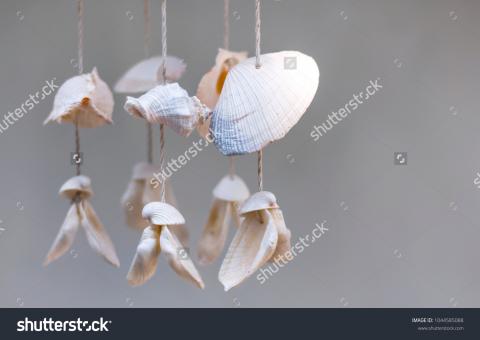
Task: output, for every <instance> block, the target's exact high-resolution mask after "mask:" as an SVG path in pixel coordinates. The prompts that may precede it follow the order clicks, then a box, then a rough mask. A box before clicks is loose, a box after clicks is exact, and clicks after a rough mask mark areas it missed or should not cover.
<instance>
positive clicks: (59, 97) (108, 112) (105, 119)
mask: <svg viewBox="0 0 480 340" xmlns="http://www.w3.org/2000/svg"><path fill="white" fill-rule="evenodd" d="M112 113H113V95H112V92H111V91H110V89H109V88H108V85H107V84H106V83H105V82H104V81H103V80H102V79H100V77H99V75H98V72H97V69H96V68H94V69H93V71H92V72H91V73H85V74H81V75H78V76H75V77H73V78H70V79H68V80H67V81H66V82H65V83H63V85H62V86H60V88H59V89H58V92H57V94H56V95H55V99H54V102H53V110H52V112H51V113H50V115H49V116H48V117H47V119H46V120H45V122H44V124H47V123H49V122H57V123H75V122H78V126H79V127H82V128H93V127H97V126H101V125H103V124H105V123H111V122H112Z"/></svg>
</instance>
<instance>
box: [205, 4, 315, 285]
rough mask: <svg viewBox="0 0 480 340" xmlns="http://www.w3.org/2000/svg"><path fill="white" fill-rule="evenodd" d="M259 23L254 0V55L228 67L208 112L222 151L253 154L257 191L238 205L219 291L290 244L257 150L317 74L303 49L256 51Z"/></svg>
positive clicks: (280, 127) (288, 120)
mask: <svg viewBox="0 0 480 340" xmlns="http://www.w3.org/2000/svg"><path fill="white" fill-rule="evenodd" d="M260 26H261V20H260V0H256V1H255V58H250V59H247V60H245V61H243V62H241V63H239V64H238V65H236V66H235V67H234V68H232V69H231V70H230V71H229V72H228V75H227V77H226V79H225V83H224V84H223V90H222V92H221V94H220V97H219V99H218V102H217V104H216V106H215V109H214V110H213V114H212V117H211V125H210V129H211V130H212V133H213V135H214V142H215V145H216V146H217V148H218V149H219V150H220V152H221V153H222V154H224V155H226V156H233V155H244V154H248V153H254V152H256V153H258V188H259V191H258V192H257V193H255V194H253V195H252V196H251V197H250V198H248V199H247V200H246V201H245V202H244V203H243V205H242V206H241V207H240V209H239V213H240V216H241V217H242V219H243V220H242V223H241V225H240V227H239V228H238V229H237V232H236V234H235V237H234V239H233V241H232V243H231V244H230V247H229V249H228V251H227V254H226V256H225V259H224V261H223V263H222V266H221V268H220V272H219V275H218V277H219V280H220V282H221V283H222V284H223V286H224V288H225V290H229V289H230V288H232V287H235V286H237V285H238V284H240V283H241V282H243V281H244V280H245V279H247V278H248V277H249V276H251V275H252V274H253V273H254V272H255V271H256V270H258V269H259V268H260V267H262V266H263V265H264V264H265V263H267V261H274V260H275V259H276V258H277V257H278V256H280V255H283V254H285V253H286V252H287V251H288V250H289V249H290V235H291V233H290V230H289V229H288V228H287V227H286V225H285V222H284V218H283V214H282V211H281V210H280V207H279V205H278V204H277V200H276V198H275V195H274V194H273V193H271V192H268V191H264V190H263V164H262V161H263V153H262V152H263V148H264V147H265V146H266V145H267V144H269V143H271V142H274V141H277V140H279V139H281V138H283V137H284V136H285V135H286V134H287V133H288V131H289V130H290V129H291V128H292V127H293V126H294V125H295V124H296V123H297V122H298V121H299V119H300V118H301V116H302V115H303V114H304V113H305V111H306V110H307V108H308V106H309V105H310V103H311V102H312V100H313V98H314V96H315V93H316V91H317V87H318V81H319V76H320V73H319V70H318V67H317V64H316V63H315V61H314V60H313V59H312V58H311V57H309V56H307V55H305V54H303V53H300V52H297V51H283V52H277V53H269V54H263V55H261V54H260V42H261V35H260V33H261V31H260Z"/></svg>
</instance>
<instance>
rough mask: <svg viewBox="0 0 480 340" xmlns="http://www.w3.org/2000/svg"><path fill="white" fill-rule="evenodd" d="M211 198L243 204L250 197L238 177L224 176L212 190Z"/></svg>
mask: <svg viewBox="0 0 480 340" xmlns="http://www.w3.org/2000/svg"><path fill="white" fill-rule="evenodd" d="M213 196H214V197H215V198H217V199H220V200H222V201H228V202H243V201H245V200H246V199H247V198H248V197H249V196H250V190H248V187H247V185H246V184H245V182H244V181H243V179H241V178H240V177H239V176H237V175H226V176H225V177H223V178H222V179H221V180H220V182H218V184H217V185H216V186H215V188H214V189H213Z"/></svg>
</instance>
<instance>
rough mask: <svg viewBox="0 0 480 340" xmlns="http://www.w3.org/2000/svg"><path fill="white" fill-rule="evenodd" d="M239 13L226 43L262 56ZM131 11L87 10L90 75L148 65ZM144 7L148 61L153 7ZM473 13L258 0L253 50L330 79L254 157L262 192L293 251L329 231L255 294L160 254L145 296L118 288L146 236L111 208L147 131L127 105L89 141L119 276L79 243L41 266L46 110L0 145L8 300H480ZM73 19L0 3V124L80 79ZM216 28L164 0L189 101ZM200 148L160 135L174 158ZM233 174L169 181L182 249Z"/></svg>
mask: <svg viewBox="0 0 480 340" xmlns="http://www.w3.org/2000/svg"><path fill="white" fill-rule="evenodd" d="M231 10H232V12H233V13H232V23H231V31H232V36H231V42H232V48H234V49H237V50H238V49H247V50H249V51H250V53H253V51H254V35H253V24H254V22H253V19H254V16H253V12H254V1H240V0H232V4H231ZM142 11H143V2H142V1H140V0H108V1H107V0H102V1H92V0H87V1H86V9H85V20H86V23H85V26H86V29H85V59H84V60H85V69H86V70H90V69H91V68H92V67H93V66H97V67H98V69H99V72H100V75H101V76H102V77H103V79H105V80H106V81H107V82H108V83H109V84H110V85H113V84H114V82H115V81H116V79H117V78H118V77H119V76H120V75H121V74H122V72H124V70H126V69H127V68H128V67H130V66H131V64H132V63H134V62H136V61H138V60H139V59H141V58H143V42H142V34H143V18H142ZM152 13H153V15H154V16H155V18H154V19H153V21H154V27H153V28H154V36H153V38H154V50H155V52H158V51H159V50H160V20H159V19H160V18H159V14H160V5H159V1H153V5H152ZM479 14H480V2H479V1H474V0H471V1H441V0H424V1H418V0H402V1H383V0H376V1H374V0H362V1H353V0H350V1H346V0H343V1H317V0H309V1H307V0H296V1H293V0H281V1H274V0H263V26H262V29H263V41H262V49H263V51H264V52H272V51H278V50H284V49H285V50H287V49H294V50H300V51H303V52H304V53H306V54H309V55H311V56H313V57H314V58H315V59H316V61H317V63H318V65H319V68H320V72H321V77H320V86H319V89H318V93H317V96H316V98H315V99H314V102H313V104H312V106H311V107H310V109H309V110H308V112H307V113H306V114H305V116H304V117H303V118H302V120H301V121H300V122H299V124H297V125H296V126H295V128H293V129H292V130H291V132H290V133H289V134H288V135H287V137H286V138H284V139H283V140H281V141H280V142H278V143H276V144H275V145H271V146H269V147H268V148H267V149H266V151H265V186H266V189H267V190H270V191H272V192H274V193H275V194H276V195H277V198H278V200H279V203H280V205H281V207H282V209H283V211H284V214H285V218H286V222H287V224H288V226H289V227H290V228H291V230H292V232H293V239H294V240H297V238H298V237H300V236H304V235H305V234H307V233H310V232H311V230H312V229H313V228H314V224H315V223H319V222H321V221H323V220H327V222H328V226H329V228H330V230H329V231H328V232H327V234H325V236H324V237H322V238H321V239H320V240H319V241H317V242H316V243H315V244H313V245H311V246H310V247H309V248H307V249H306V250H305V252H304V253H302V254H301V255H299V256H298V257H297V258H295V259H294V261H293V262H291V263H289V264H288V265H287V266H286V267H285V268H283V269H281V270H280V272H278V273H277V274H276V275H275V276H274V277H273V278H271V279H270V280H269V281H268V282H267V283H266V284H264V285H260V284H259V282H258V281H257V280H256V279H255V278H254V277H252V278H251V279H250V280H248V281H247V282H246V283H244V284H243V285H241V286H240V287H239V288H236V289H233V290H231V291H230V292H228V293H224V292H223V289H222V286H221V285H220V283H219V282H218V281H217V278H216V276H217V272H218V269H219V266H220V263H219V262H216V263H215V264H213V265H211V266H210V267H206V268H199V269H200V271H201V274H202V275H203V278H204V281H205V283H206V289H205V291H200V290H197V289H196V288H194V287H193V286H191V285H189V284H188V283H185V282H183V281H181V280H180V279H179V278H177V277H176V275H175V274H174V273H173V272H172V271H171V269H170V268H169V267H168V266H167V264H166V263H165V261H164V260H162V261H161V263H160V265H159V268H158V272H157V275H156V276H155V277H154V278H153V279H152V280H151V281H149V282H148V283H147V284H146V285H145V286H143V287H141V288H136V289H133V288H130V287H129V286H128V285H127V282H126V280H125V275H126V272H127V270H128V266H129V264H130V261H131V259H132V256H133V253H134V251H135V247H136V245H137V242H138V238H139V235H138V233H136V232H135V231H132V230H130V229H128V228H127V227H126V225H125V223H124V221H123V215H122V211H121V210H120V206H119V200H120V197H121V195H122V193H123V191H124V189H125V187H126V183H127V181H128V180H129V177H130V173H131V167H132V166H133V164H134V163H135V162H137V161H141V160H143V159H144V157H145V137H144V132H145V130H144V124H143V122H142V121H141V120H134V119H132V118H131V117H130V116H128V115H127V114H126V113H125V112H124V111H123V109H122V106H123V102H124V96H122V95H115V102H116V108H115V112H114V117H113V118H114V125H112V126H106V127H102V128H99V129H94V130H83V131H82V132H81V138H82V150H83V152H84V153H85V161H86V164H85V166H84V167H83V171H84V173H85V174H87V175H88V176H90V177H91V178H92V181H93V188H94V190H95V192H96V196H95V197H94V198H93V205H94V207H95V209H96V210H97V212H98V214H99V215H100V217H101V219H102V220H103V222H104V224H105V225H106V227H107V229H108V231H109V233H110V235H111V236H112V238H113V240H114V243H115V245H116V248H117V252H118V255H119V257H120V261H121V264H122V265H121V267H120V269H115V268H112V267H110V266H109V265H107V264H106V263H104V262H103V261H102V260H101V259H100V258H99V257H98V256H96V255H95V254H94V253H93V252H92V251H91V250H90V249H89V248H88V245H87V242H86V239H85V237H84V235H83V234H82V233H79V237H78V238H77V240H76V242H75V244H74V246H73V249H74V250H73V251H72V253H69V254H66V255H65V256H64V257H63V258H61V259H60V260H59V261H57V262H55V263H53V264H52V265H50V266H49V267H47V268H43V267H42V266H41V263H42V261H43V258H44V256H45V254H46V252H47V250H48V249H49V247H50V245H51V242H52V240H53V238H54V236H55V235H56V233H57V231H58V228H59V227H60V224H61V223H62V220H63V218H64V216H65V214H66V211H67V208H68V203H67V202H66V201H65V200H64V199H62V198H60V197H58V196H57V191H58V189H59V187H60V186H61V184H62V183H63V182H64V181H65V180H66V179H68V178H69V177H70V176H72V175H73V173H74V168H73V166H72V165H70V160H69V157H70V152H72V151H74V150H73V149H74V147H73V128H72V126H69V125H64V126H58V125H54V124H53V125H51V126H47V127H43V126H42V122H43V120H44V119H45V117H46V116H47V114H48V113H49V111H50V109H51V106H52V102H53V96H51V97H49V98H47V99H45V100H44V101H43V102H41V103H40V104H39V105H37V106H36V107H35V109H34V110H33V111H32V112H30V113H29V114H28V115H26V116H25V117H23V118H22V119H21V120H19V121H18V122H17V123H16V124H15V125H14V126H12V127H10V128H9V129H8V130H7V131H6V132H5V133H3V134H1V135H0V157H1V158H0V162H1V168H0V169H1V170H0V171H1V176H0V219H1V220H2V223H1V224H0V227H2V228H4V229H5V230H4V231H3V232H1V234H0V306H2V307H15V306H18V307H21V306H24V307H40V306H42V307H64V306H78V307H147V306H148V307H154V306H155V307H157V306H158V307H165V306H168V307H173V306H183V307H191V306H195V307H200V306H208V307H237V306H240V307H274V306H275V307H276V306H281V307H285V306H291V307H313V306H316V307H427V306H428V307H439V306H442V307H449V306H452V307H454V306H459V307H479V306H480V294H479V292H478V286H479V284H480V269H479V266H478V258H479V256H480V247H478V243H479V240H480V228H479V227H480V223H479V220H478V206H480V189H478V188H477V187H476V186H475V185H474V184H473V181H474V178H475V176H476V173H477V171H480V159H479V158H478V156H477V155H478V149H479V146H480V134H479V133H478V130H477V126H478V124H479V123H480V115H479V114H478V94H479V79H480V67H479V60H480V44H479V36H480V35H479V33H480V32H479V30H480V24H479V21H478V17H479ZM75 15H76V14H75V5H74V1H60V0H45V1H33V0H30V1H27V0H20V1H18V0H17V1H1V2H0V49H1V50H0V75H1V76H0V84H1V85H0V88H1V91H0V103H1V114H2V116H3V114H4V113H7V112H8V111H9V110H13V109H15V108H16V107H18V106H19V105H21V103H23V102H24V100H25V99H26V98H27V97H28V95H29V94H30V93H33V92H35V91H37V90H38V89H40V88H41V86H42V84H43V83H44V82H45V81H46V80H49V79H52V78H53V77H57V82H58V83H61V82H63V81H64V80H65V79H67V78H69V77H71V76H72V75H74V73H75V70H74V69H73V67H72V63H71V59H74V58H76V16H75ZM222 16H223V2H222V1H221V0H215V1H214V0H211V1H206V0H204V1H194V0H178V1H169V4H168V32H169V36H168V38H169V44H168V47H169V53H171V54H174V55H178V56H180V57H182V58H184V59H185V61H186V62H187V64H188V70H187V72H186V74H185V76H184V78H183V79H182V81H181V84H182V86H183V87H185V88H186V89H187V90H188V91H189V92H190V93H193V92H194V91H195V89H196V84H197V83H198V81H199V79H200V78H201V76H202V74H203V73H205V72H206V71H207V70H208V69H209V68H210V67H211V66H212V63H213V60H214V57H215V54H216V49H217V47H219V46H220V45H221V43H222V29H223V26H222ZM377 77H380V78H381V82H380V83H381V84H382V85H383V89H382V90H381V91H380V92H378V93H377V94H376V95H375V96H374V97H373V98H371V99H370V100H369V101H368V102H366V103H364V104H362V105H361V106H360V107H359V109H358V110H357V111H355V112H354V113H352V114H351V115H350V116H348V118H346V119H344V120H343V121H342V122H341V123H340V124H338V125H337V126H335V127H334V128H333V129H332V130H331V131H329V132H328V133H327V134H326V135H325V136H323V137H321V138H320V140H319V141H318V142H314V141H313V140H312V139H311V138H310V136H309V135H310V131H311V129H312V127H313V125H315V124H319V123H321V122H323V121H324V120H325V119H326V118H327V115H328V114H329V113H330V112H331V111H332V110H337V109H338V108H339V107H342V106H344V105H345V104H346V103H347V102H348V101H349V100H350V99H351V97H352V95H353V94H354V93H358V92H359V91H361V90H364V88H365V86H366V85H367V84H368V81H369V80H373V79H375V78H377ZM197 139H198V136H197V135H195V134H194V135H192V136H191V137H190V139H188V140H187V139H182V138H181V137H179V136H176V135H174V134H173V133H172V132H171V131H169V132H168V135H167V148H168V149H167V150H168V154H169V156H170V157H176V156H178V155H179V154H181V153H183V152H184V151H185V149H186V148H187V147H189V146H190V145H191V143H192V142H193V141H195V140H197ZM396 151H403V152H408V165H407V166H395V165H394V164H393V153H394V152H396ZM226 171H227V161H226V160H225V159H224V158H222V157H221V156H220V154H219V153H218V152H217V151H216V150H215V148H214V147H213V146H210V147H208V148H207V149H206V150H204V151H203V152H202V153H201V154H200V155H199V156H198V157H197V158H195V159H193V160H192V161H191V162H189V163H188V164H187V165H186V166H185V167H184V168H182V169H181V171H179V172H178V173H177V174H176V175H175V176H174V177H173V182H174V187H175V191H176V194H177V198H178V200H179V202H180V206H181V208H180V210H181V211H182V213H183V214H184V215H185V216H186V218H187V220H188V225H189V227H190V229H191V234H192V235H191V239H192V241H193V246H192V247H193V248H195V246H194V244H195V242H196V241H197V240H198V237H199V234H200V230H201V228H202V226H203V224H204V222H205V219H206V217H207V212H208V208H209V206H210V200H211V190H212V188H213V187H214V185H215V184H216V183H217V181H218V180H219V179H220V178H221V176H223V175H224V174H225V173H226ZM238 171H239V173H240V174H241V176H242V177H244V178H245V180H246V181H247V183H248V184H249V186H250V188H251V189H252V190H253V188H254V187H255V185H256V158H255V156H245V157H241V159H239V160H238ZM230 236H232V235H230ZM194 250H195V249H194Z"/></svg>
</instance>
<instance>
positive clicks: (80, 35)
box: [75, 0, 83, 176]
mask: <svg viewBox="0 0 480 340" xmlns="http://www.w3.org/2000/svg"><path fill="white" fill-rule="evenodd" d="M77 17H78V25H77V31H78V45H77V48H78V74H82V73H83V0H77ZM79 130H80V129H79V126H78V119H77V118H75V153H76V154H77V157H80V131H79ZM75 161H76V159H75ZM82 161H83V160H81V161H80V162H75V164H76V173H77V176H79V175H80V174H81V168H80V166H81V163H82Z"/></svg>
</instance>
